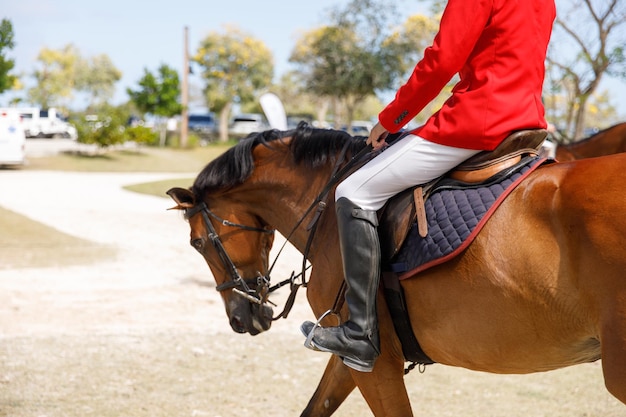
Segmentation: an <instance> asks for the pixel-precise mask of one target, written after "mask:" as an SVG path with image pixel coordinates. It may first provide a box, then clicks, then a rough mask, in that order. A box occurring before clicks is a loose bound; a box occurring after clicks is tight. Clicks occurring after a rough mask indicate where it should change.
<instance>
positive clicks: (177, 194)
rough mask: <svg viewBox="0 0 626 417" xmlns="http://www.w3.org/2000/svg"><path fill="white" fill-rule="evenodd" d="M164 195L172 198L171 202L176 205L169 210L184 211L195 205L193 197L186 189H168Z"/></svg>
mask: <svg viewBox="0 0 626 417" xmlns="http://www.w3.org/2000/svg"><path fill="white" fill-rule="evenodd" d="M166 194H167V195H169V196H170V197H172V200H174V202H175V203H176V206H175V207H172V208H171V209H170V210H185V209H188V208H191V207H193V206H194V205H195V204H196V198H195V196H194V195H193V193H192V192H191V190H188V189H186V188H179V187H174V188H170V189H169V190H168V191H167V193H166Z"/></svg>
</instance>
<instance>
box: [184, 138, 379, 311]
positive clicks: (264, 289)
mask: <svg viewBox="0 0 626 417" xmlns="http://www.w3.org/2000/svg"><path fill="white" fill-rule="evenodd" d="M348 147H349V142H348V141H347V142H346V145H345V146H344V148H343V149H342V151H341V154H340V157H339V158H337V160H336V163H335V167H334V168H333V173H332V174H331V177H330V180H329V182H328V183H327V184H326V186H325V187H324V188H323V189H322V191H321V192H320V193H319V195H318V197H317V198H316V199H315V201H314V202H313V203H312V204H311V205H310V206H309V208H308V209H307V210H306V211H305V212H304V214H303V215H302V217H301V218H300V220H299V221H298V222H297V223H296V225H295V226H294V227H293V229H292V230H291V232H290V233H289V235H287V236H286V239H285V243H284V244H283V246H282V247H281V249H280V251H279V252H278V254H277V255H276V258H275V260H274V262H273V263H272V265H271V267H270V268H269V270H268V271H267V273H266V274H265V275H262V274H261V272H257V273H258V276H257V277H255V278H253V279H244V278H243V277H242V276H241V275H240V274H239V272H238V271H237V266H236V265H235V263H234V262H233V261H232V259H231V258H230V256H229V255H228V253H227V252H226V248H224V245H223V243H222V240H221V239H220V237H219V235H218V234H217V231H216V230H215V227H214V226H213V223H212V222H211V217H212V218H213V219H215V220H216V221H218V222H219V223H221V224H222V225H224V226H229V227H234V228H237V229H241V230H246V231H250V232H255V233H266V234H271V235H274V233H275V230H274V229H266V228H261V227H255V226H247V225H244V224H239V223H233V222H231V221H228V220H225V219H223V218H221V217H219V216H218V215H217V214H215V213H214V212H213V211H211V210H210V209H209V206H208V205H207V204H206V202H204V201H202V202H200V203H198V204H196V205H194V206H193V207H190V208H187V209H185V211H184V215H185V218H186V219H187V220H189V219H190V218H191V217H193V216H195V215H196V214H198V213H200V214H202V218H203V220H204V224H205V226H206V229H207V237H208V239H209V240H210V241H211V243H212V244H213V247H214V248H215V250H216V252H217V254H218V256H219V258H220V260H221V262H222V264H223V265H224V267H225V268H226V270H227V272H228V274H229V276H230V281H225V282H223V283H222V284H219V285H218V286H217V287H216V290H217V291H219V292H222V291H226V290H232V291H233V292H234V293H236V294H237V295H240V296H242V297H244V298H245V299H247V300H248V301H250V302H252V303H255V304H258V305H262V304H264V303H266V302H270V303H271V301H269V300H268V296H269V294H270V293H272V292H273V291H275V290H277V289H279V288H281V287H283V286H284V285H286V284H290V285H291V294H290V295H289V297H288V299H287V302H286V305H285V308H284V310H283V312H282V313H280V314H279V315H278V316H276V317H274V318H272V320H277V319H279V318H281V317H282V318H287V315H288V314H289V311H290V310H291V307H292V306H293V303H294V302H295V298H296V293H297V290H298V289H299V288H300V287H301V286H306V276H305V273H306V270H307V269H308V268H309V267H310V265H308V266H307V259H308V254H309V249H310V247H311V244H312V242H313V236H314V234H315V230H316V229H317V224H318V220H319V218H320V217H321V215H322V213H323V211H324V209H325V208H326V206H327V204H326V200H327V197H328V194H329V192H330V190H331V189H332V187H333V186H334V185H336V184H337V183H338V182H339V181H340V180H341V179H342V178H344V177H345V176H346V175H347V174H348V173H350V172H351V171H352V170H354V169H356V168H357V167H358V166H359V163H360V162H362V161H361V159H362V157H363V156H364V155H366V154H367V153H369V151H371V149H372V148H371V146H366V147H364V148H363V149H362V150H360V151H359V152H357V153H356V154H355V155H354V156H352V158H351V159H350V161H348V163H347V164H346V165H344V166H343V168H341V169H339V167H340V164H341V161H343V159H344V157H345V154H346V152H347V150H348ZM315 208H317V210H316V212H315V214H314V216H313V219H312V220H311V221H310V222H309V224H308V226H307V230H308V231H309V237H308V240H307V243H306V247H305V250H304V253H303V261H302V271H301V272H300V274H297V275H296V273H295V271H294V272H292V273H291V276H290V278H288V279H286V280H284V281H281V282H280V283H278V284H276V285H274V286H272V287H270V273H271V271H272V269H273V268H274V266H275V264H276V261H277V260H278V256H279V255H280V253H281V252H282V250H283V249H284V248H285V245H286V244H287V242H288V241H289V238H290V237H291V236H292V235H293V233H294V232H295V231H296V230H297V229H298V227H300V225H301V224H302V223H303V221H304V219H305V218H306V217H307V216H308V215H309V214H310V213H311V212H312V211H313V209H315ZM298 279H299V283H297V282H296V281H297V280H298ZM342 290H343V288H342ZM340 292H341V291H340ZM335 304H337V301H336V303H335Z"/></svg>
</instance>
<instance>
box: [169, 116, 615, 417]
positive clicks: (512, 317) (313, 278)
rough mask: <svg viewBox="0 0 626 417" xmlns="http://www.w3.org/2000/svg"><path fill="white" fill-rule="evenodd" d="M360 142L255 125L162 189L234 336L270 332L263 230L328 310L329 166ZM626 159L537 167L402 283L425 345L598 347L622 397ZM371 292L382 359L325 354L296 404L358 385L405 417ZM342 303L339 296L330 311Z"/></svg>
mask: <svg viewBox="0 0 626 417" xmlns="http://www.w3.org/2000/svg"><path fill="white" fill-rule="evenodd" d="M365 146H366V145H365V140H364V138H355V137H352V136H350V135H348V134H347V133H345V132H341V131H335V130H327V129H314V128H312V127H309V126H299V127H298V128H297V129H295V130H292V131H288V132H279V131H276V130H272V131H266V132H261V133H258V134H256V135H253V136H250V137H248V138H247V139H245V140H243V141H242V142H240V143H238V144H237V145H236V146H234V147H232V148H230V149H229V150H228V151H226V152H225V153H224V154H222V155H221V156H220V157H218V158H216V159H215V160H213V161H212V162H210V163H209V164H208V165H207V166H206V167H205V168H204V169H203V170H202V171H201V172H200V173H199V174H198V176H197V178H196V179H195V182H194V184H193V185H192V187H190V188H189V189H184V188H172V189H170V190H169V191H168V192H167V194H168V195H169V196H170V197H171V198H172V199H173V200H174V202H175V203H176V206H175V207H173V208H174V209H178V210H182V211H183V212H184V214H185V217H186V218H187V219H188V221H189V226H190V229H191V234H190V243H191V246H192V247H193V248H195V249H196V250H197V251H198V252H199V253H200V254H201V255H202V256H203V257H204V259H205V260H206V262H207V264H208V266H209V268H210V270H211V271H212V274H213V276H214V279H215V282H216V285H217V290H218V291H220V293H221V297H222V299H223V301H224V304H225V310H226V314H227V316H228V318H229V320H230V325H231V327H232V329H233V330H234V331H235V332H238V333H249V334H251V335H255V334H258V333H260V332H263V331H265V330H268V329H269V328H270V325H271V321H272V309H271V307H269V306H268V305H267V303H265V301H266V299H267V292H266V291H265V290H266V289H267V286H266V285H264V281H265V280H266V279H267V278H268V276H269V270H270V269H271V266H270V259H269V253H270V249H271V247H272V244H273V239H274V233H273V231H274V230H276V231H278V232H280V233H281V234H282V235H283V236H285V237H286V238H287V239H288V240H289V241H290V242H291V243H292V244H293V245H294V246H295V247H296V248H297V249H298V250H299V251H300V252H301V253H303V254H305V255H306V259H308V260H309V261H310V264H311V265H312V268H311V269H310V272H309V277H308V283H307V286H306V288H307V292H306V294H307V299H308V302H309V304H310V305H311V308H312V310H313V312H314V314H315V315H316V317H319V316H321V315H322V314H323V313H324V312H326V311H328V310H329V309H330V308H331V307H332V306H333V304H334V302H335V300H336V299H337V298H338V293H339V291H340V287H341V284H342V282H343V274H342V260H341V256H340V251H339V246H338V245H339V241H338V234H337V230H336V229H337V225H336V218H335V214H334V213H335V210H334V201H333V198H332V197H333V189H332V187H328V184H329V178H331V176H332V175H333V173H334V172H336V168H337V166H345V165H346V164H348V161H350V159H351V158H352V157H353V156H354V155H355V154H356V153H358V152H360V151H361V150H362V148H364V147H365ZM624 166H626V154H618V155H612V156H606V157H602V158H593V159H584V160H579V161H573V162H567V163H559V164H547V165H543V166H541V167H539V168H537V169H536V170H534V171H533V172H532V173H531V174H530V175H529V176H528V177H527V178H526V179H525V180H524V181H523V182H521V183H520V184H519V185H518V186H517V187H516V188H515V189H514V190H513V191H512V192H511V193H510V194H509V196H508V197H507V198H506V199H505V200H504V201H503V202H502V204H501V205H500V206H499V208H498V209H497V210H496V211H495V213H494V214H493V216H492V217H491V218H490V219H489V220H488V221H487V222H486V224H485V225H484V227H483V228H482V230H481V231H480V233H478V235H477V237H476V238H475V240H474V241H473V242H472V243H471V244H470V245H469V246H468V247H467V248H466V249H465V250H464V251H463V252H462V253H461V254H460V255H458V256H457V257H455V258H453V259H451V260H448V261H447V262H445V263H442V264H439V265H437V266H434V267H432V268H430V269H428V270H426V271H423V272H421V273H419V275H418V276H415V277H411V278H409V279H404V280H402V281H400V283H401V286H402V288H403V290H404V295H405V297H406V300H407V304H408V309H409V314H410V319H411V324H412V327H413V331H414V333H415V336H416V337H417V340H419V343H420V344H421V347H422V348H423V350H424V352H425V353H426V354H427V355H428V356H429V357H430V358H431V359H432V360H434V361H435V362H437V363H440V364H444V365H450V366H457V367H464V368H467V369H470V370H477V371H484V372H491V373H499V374H509V373H516V374H524V373H531V372H542V371H550V370H554V369H558V368H562V367H567V366H571V365H576V364H581V363H586V362H593V361H597V360H599V359H600V358H601V359H602V369H603V376H604V381H605V385H606V388H607V389H608V391H609V392H610V393H611V394H612V395H613V396H615V397H616V398H617V399H618V400H620V401H621V402H623V403H625V404H626V248H625V247H624V239H625V238H626V216H624V213H626V193H624V190H625V188H626V185H625V183H624V179H625V178H626V174H624V170H623V167H624ZM594 183H597V184H600V186H595V185H594ZM326 188H330V190H326ZM326 191H328V192H329V198H327V199H326V201H325V204H326V205H327V207H326V208H325V209H324V210H320V209H313V210H312V209H311V208H312V207H315V208H317V207H320V208H323V205H321V204H320V205H315V204H312V203H314V202H315V201H317V200H318V199H319V196H320V195H322V194H324V193H325V192H326ZM315 218H317V222H312V221H311V219H315ZM312 224H316V227H315V229H316V230H315V234H314V236H313V238H311V236H312V230H311V225H312ZM255 288H261V290H255ZM251 294H252V295H251ZM377 302H378V314H379V328H380V339H381V356H380V357H379V359H378V360H377V362H376V365H375V367H374V369H373V372H371V373H361V372H358V371H354V370H352V369H350V368H348V367H346V366H345V365H344V364H343V363H342V361H341V359H340V358H337V357H335V356H333V355H331V357H330V359H329V362H328V364H327V366H326V370H325V372H324V374H323V376H322V379H321V381H320V382H319V385H318V387H317V389H316V391H315V393H314V394H313V396H312V397H311V399H310V400H309V403H308V405H307V406H306V408H305V409H304V411H303V412H302V414H301V415H302V416H330V415H332V414H333V413H334V411H335V410H336V409H337V408H338V407H339V405H340V404H341V403H342V402H343V401H344V400H345V399H346V397H347V396H348V395H349V394H350V392H352V391H353V389H354V388H355V387H358V388H359V390H360V392H361V394H362V395H363V397H364V399H365V400H366V402H367V404H368V406H369V407H370V409H371V411H372V413H373V414H374V415H375V416H387V417H396V416H398V417H399V416H402V417H405V416H411V415H413V413H412V409H411V405H410V401H409V397H408V395H407V391H406V387H405V384H404V374H405V369H404V367H405V364H406V361H405V358H404V355H403V352H402V347H401V344H400V341H399V338H398V337H397V335H396V333H395V330H394V327H393V323H392V320H391V317H390V314H389V311H388V308H387V304H386V301H385V298H384V296H383V295H382V290H381V291H379V296H378V300H377ZM347 313H348V312H347V307H346V306H345V305H343V307H342V309H341V311H340V314H339V315H340V320H346V319H347V317H346V316H347ZM322 324H323V325H336V320H335V318H332V317H331V316H327V317H326V318H325V320H324V321H323V322H322ZM298 325H299V323H298ZM303 341H304V337H303ZM314 354H316V355H320V353H314ZM582 395H584V394H582Z"/></svg>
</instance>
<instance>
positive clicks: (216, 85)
mask: <svg viewBox="0 0 626 417" xmlns="http://www.w3.org/2000/svg"><path fill="white" fill-rule="evenodd" d="M193 61H194V62H196V63H197V64H199V65H200V66H201V67H202V77H203V79H204V81H205V83H206V84H205V88H204V94H205V98H206V103H207V106H208V107H209V108H210V109H211V110H212V111H214V112H215V113H218V114H219V139H220V141H226V140H227V139H228V119H229V117H230V112H231V109H232V106H233V104H234V103H236V102H237V103H244V104H245V103H247V102H250V101H254V100H256V98H257V96H258V95H259V94H260V92H262V91H263V90H264V89H266V88H267V87H269V86H270V85H271V82H272V78H273V76H274V62H273V57H272V53H271V51H270V50H269V49H268V48H267V46H265V44H264V43H263V42H261V41H259V40H258V39H255V38H253V37H252V36H250V35H248V34H246V33H245V32H242V31H240V30H239V29H237V28H235V27H228V28H226V30H225V32H224V33H218V32H211V33H209V35H208V36H207V37H206V38H204V39H203V40H202V41H201V42H200V46H199V47H198V50H197V52H196V54H195V55H194V57H193Z"/></svg>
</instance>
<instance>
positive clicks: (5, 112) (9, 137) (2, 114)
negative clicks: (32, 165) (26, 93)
mask: <svg viewBox="0 0 626 417" xmlns="http://www.w3.org/2000/svg"><path fill="white" fill-rule="evenodd" d="M25 162H26V135H25V134H24V126H23V125H22V118H21V117H20V113H19V112H18V111H17V110H16V109H1V110H0V166H2V165H18V166H20V165H24V163H25Z"/></svg>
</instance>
